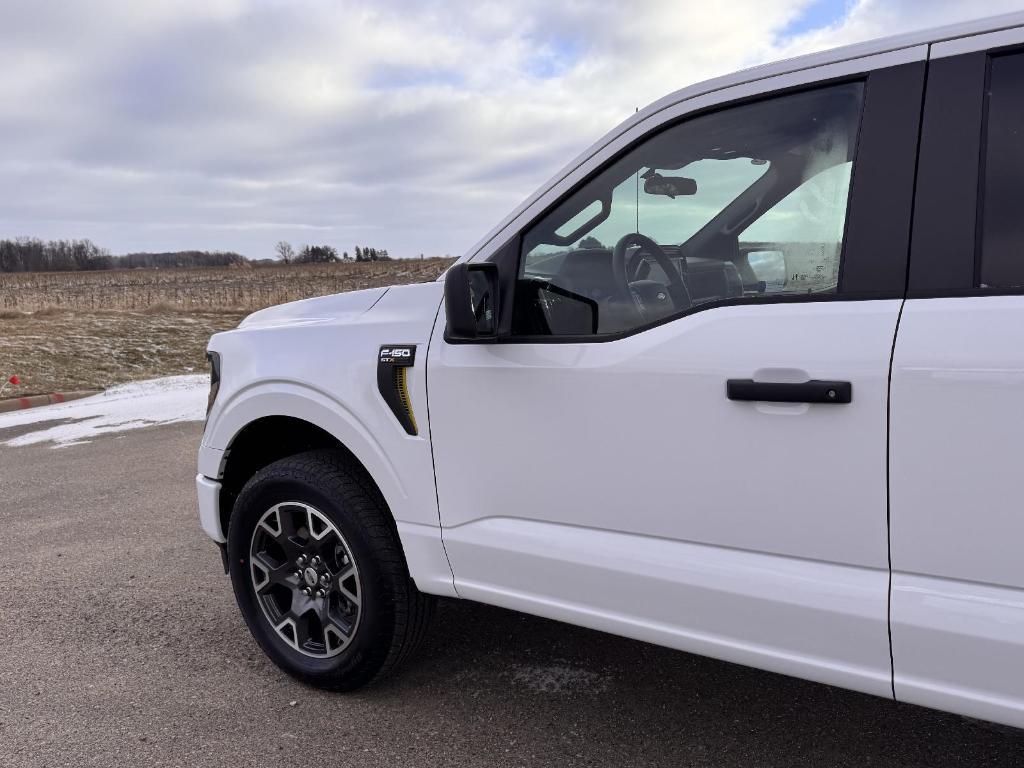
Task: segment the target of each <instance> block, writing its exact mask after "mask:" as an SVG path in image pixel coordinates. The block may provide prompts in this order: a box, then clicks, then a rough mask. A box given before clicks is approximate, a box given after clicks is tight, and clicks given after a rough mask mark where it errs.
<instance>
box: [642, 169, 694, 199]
mask: <svg viewBox="0 0 1024 768" xmlns="http://www.w3.org/2000/svg"><path fill="white" fill-rule="evenodd" d="M644 192H646V193H647V194H648V195H667V196H668V197H671V198H675V197H678V196H680V195H696V194H697V181H696V179H690V178H687V177H686V176H662V175H661V174H660V173H651V174H649V175H647V176H645V177H644Z"/></svg>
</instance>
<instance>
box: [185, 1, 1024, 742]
mask: <svg viewBox="0 0 1024 768" xmlns="http://www.w3.org/2000/svg"><path fill="white" fill-rule="evenodd" d="M1022 206H1024V15H1015V16H1011V17H999V18H995V19H989V20H985V21H979V22H974V23H968V24H962V25H959V26H956V27H953V28H944V29H939V30H933V31H930V32H925V33H916V34H911V35H905V36H902V37H894V38H890V39H886V40H881V41H874V42H869V43H865V44H860V45H856V46H853V47H849V48H844V49H841V50H837V51H832V52H828V53H822V54H814V55H811V56H806V57H803V58H798V59H793V60H790V61H784V62H781V63H777V64H771V65H768V66H763V67H759V68H757V69H752V70H748V71H744V72H740V73H738V74H734V75H731V76H728V77H722V78H719V79H716V80H712V81H709V82H705V83H701V84H699V85H694V86H691V87H688V88H685V89H683V90H681V91H678V92H676V93H673V94H672V95H670V96H667V97H665V98H664V99H662V100H660V101H658V102H656V103H654V104H653V105H651V106H650V107H648V108H646V109H644V110H642V111H640V112H639V113H637V114H636V115H633V116H631V117H630V118H629V119H628V120H626V121H625V122H624V123H623V124H622V125H620V126H619V127H617V128H615V129H614V130H613V131H611V132H610V133H609V134H607V135H606V136H605V137H603V138H602V139H601V140H600V141H598V142H597V143H596V144H595V145H594V146H593V147H591V148H590V149H589V150H587V151H586V152H585V153H584V154H582V155H580V156H579V157H577V158H576V159H575V160H573V161H572V162H571V163H569V164H568V165H567V166H566V167H565V168H564V169H563V170H562V171H561V172H559V173H558V174H557V175H556V176H555V177H554V178H553V179H552V180H551V181H550V182H549V183H548V184H546V185H544V186H543V187H542V188H541V189H540V190H539V191H538V192H537V193H535V194H534V195H533V196H532V197H530V198H529V199H528V200H527V201H526V202H525V203H523V204H522V205H521V206H520V207H519V208H518V209H517V210H515V211H514V212H513V213H512V214H511V215H510V216H509V217H508V218H506V219H505V220H504V221H503V222H502V223H501V224H499V225H498V226H497V227H496V228H495V229H494V230H492V231H491V232H490V233H489V234H488V235H487V236H486V237H484V238H483V239H482V240H481V241H480V242H479V243H478V244H477V245H476V246H475V247H474V248H472V249H471V250H470V251H469V252H468V253H467V254H466V255H465V256H464V257H463V258H462V259H461V260H460V261H459V262H458V263H456V264H455V265H454V266H452V267H451V268H450V269H449V270H448V271H447V272H446V274H445V275H443V276H442V278H441V279H440V280H439V281H437V282H435V283H427V284H421V285H406V286H401V287H393V288H379V289H370V290H363V291H357V292H354V293H347V294H342V295H335V296H325V297H322V298H316V299H310V300H306V301H299V302H296V303H292V304H286V305H283V306H278V307H272V308H269V309H265V310H262V311H260V312H256V313H255V314H253V315H251V316H250V317H248V318H247V319H245V320H244V321H243V322H242V323H241V325H240V326H239V327H238V329H237V330H233V331H229V332H227V333H221V334H218V335H216V336H214V337H213V339H212V340H211V342H210V345H209V357H210V360H211V365H212V388H211V392H210V408H209V416H208V421H207V424H206V430H205V434H204V436H203V441H202V447H201V449H200V453H199V474H198V477H197V478H196V484H197V488H198V496H199V510H200V518H201V523H202V527H203V529H204V530H205V531H206V533H207V534H209V536H210V537H211V538H212V539H213V540H214V541H216V542H218V543H220V544H221V546H222V549H223V553H224V563H225V567H226V569H227V571H228V572H229V573H230V577H231V582H232V584H233V588H234V593H235V596H236V598H237V601H238V604H239V606H240V608H241V611H242V614H243V616H244V618H245V620H246V622H247V624H248V627H249V629H250V630H251V632H252V634H253V636H254V637H255V639H256V641H257V642H258V643H259V645H260V646H261V647H262V648H263V650H264V651H265V652H266V653H267V654H268V655H269V656H270V657H271V658H272V659H273V660H274V661H275V662H276V663H277V664H278V665H279V666H280V667H282V668H283V669H284V670H286V671H287V672H288V673H290V674H292V675H294V676H296V677H298V678H299V679H301V680H304V681H307V682H309V683H311V684H313V685H317V686H321V687H324V688H329V689H334V690H349V689H354V688H357V687H359V686H362V685H364V684H366V683H369V682H371V681H373V680H375V679H378V678H380V677H381V676H382V675H384V674H387V673H388V672H390V671H391V670H393V669H394V668H395V667H396V666H398V665H399V664H400V663H401V662H402V661H403V659H405V658H406V657H407V656H408V655H409V654H410V653H411V652H412V651H413V649H414V648H415V646H416V644H417V642H418V641H419V640H420V639H421V638H422V636H423V633H424V631H425V627H426V626H427V622H428V619H429V616H430V614H431V606H432V602H433V600H434V596H437V595H442V596H447V597H453V598H455V597H457V598H463V599H467V600H476V601H480V602H483V603H489V604H492V605H497V606H504V607H506V608H511V609H515V610H518V611H524V612H528V613H531V614H536V615H539V616H545V617H549V618H552V619H558V620H561V621H566V622H571V623H573V624H579V625H582V626H586V627H592V628H595V629H599V630H604V631H607V632H612V633H616V634H620V635H624V636H628V637H632V638H638V639H640V640H645V641H649V642H652V643H659V644H662V645H665V646H670V647H672V648H677V649H680V650H683V651H689V652H693V653H699V654H706V655H708V656H713V657H717V658H720V659H725V660H728V661H732V662H737V663H741V664H747V665H751V666H754V667H759V668H762V669H766V670H772V671H775V672H781V673H784V674H788V675H795V676H798V677H802V678H806V679H809V680H815V681H820V682H823V683H828V684H831V685H838V686H844V687H847V688H851V689H855V690H858V691H865V692H868V693H872V694H876V695H879V696H884V697H889V698H891V699H895V700H897V701H902V702H913V703H917V704H922V705H926V706H930V707H935V708H939V709H944V710H949V711H953V712H958V713H962V714H965V715H969V716H974V717H978V718H984V719H988V720H992V721H998V722H1002V723H1007V724H1012V725H1016V726H1024V675H1022V674H1021V670H1022V669H1024V554H1022V553H1024V492H1022V490H1021V488H1019V487H1018V486H1017V479H1018V477H1019V476H1020V473H1021V470H1022V467H1024V213H1022Z"/></svg>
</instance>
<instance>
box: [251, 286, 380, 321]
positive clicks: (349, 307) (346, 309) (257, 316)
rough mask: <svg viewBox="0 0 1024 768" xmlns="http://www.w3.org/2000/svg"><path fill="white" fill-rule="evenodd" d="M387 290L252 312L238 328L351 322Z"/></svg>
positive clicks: (314, 300) (304, 301)
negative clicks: (338, 321) (340, 321)
mask: <svg viewBox="0 0 1024 768" xmlns="http://www.w3.org/2000/svg"><path fill="white" fill-rule="evenodd" d="M389 290H390V288H366V289H364V290H361V291H349V292H348V293H335V294H332V295H331V296H319V297H317V298H315V299H303V300H302V301H292V302H289V303H288V304H278V305H277V306H276V307H267V308H266V309H261V310H260V311H259V312H253V313H252V314H251V315H249V316H248V317H246V318H245V319H244V320H242V322H241V323H239V325H238V327H239V328H269V327H275V326H281V325H303V324H307V323H322V322H327V321H337V320H354V319H356V318H357V317H359V316H360V315H361V314H363V313H364V312H366V310H368V309H369V308H370V307H372V306H373V305H374V304H376V303H377V302H378V301H380V298H381V297H382V296H383V295H384V294H385V293H387V291H389Z"/></svg>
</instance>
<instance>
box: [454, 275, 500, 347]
mask: <svg viewBox="0 0 1024 768" xmlns="http://www.w3.org/2000/svg"><path fill="white" fill-rule="evenodd" d="M500 297H501V285H500V283H499V280H498V265H497V264H491V263H490V262H482V263H479V264H469V263H462V264H456V265H455V266H453V267H451V269H449V270H448V273H447V274H446V275H445V278H444V307H445V316H446V318H447V325H446V326H445V334H444V336H445V340H446V341H456V342H458V341H493V340H494V339H497V338H498V318H499V316H500V315H499V308H500V307H499V300H500Z"/></svg>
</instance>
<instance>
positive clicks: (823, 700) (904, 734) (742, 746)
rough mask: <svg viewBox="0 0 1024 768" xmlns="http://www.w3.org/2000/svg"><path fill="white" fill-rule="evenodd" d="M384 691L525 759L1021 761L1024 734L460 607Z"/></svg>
mask: <svg viewBox="0 0 1024 768" xmlns="http://www.w3.org/2000/svg"><path fill="white" fill-rule="evenodd" d="M383 688H385V689H387V691H388V696H389V697H390V696H391V695H402V696H407V695H413V694H412V691H413V690H417V693H416V694H415V695H424V694H425V695H428V696H430V697H431V699H432V700H433V701H434V702H435V704H436V705H437V706H438V708H439V710H441V711H443V710H444V709H445V708H447V709H448V712H447V714H448V715H449V717H450V718H451V719H452V720H453V721H456V722H461V723H466V724H470V723H480V724H481V725H482V726H483V725H484V724H486V725H485V727H486V728H487V729H488V730H490V731H492V732H493V730H494V729H497V730H499V731H500V732H502V733H503V734H504V735H505V737H506V738H507V739H508V740H509V742H508V743H509V744H510V745H512V746H513V748H514V751H515V752H518V753H520V756H521V757H520V759H521V760H524V762H525V763H526V764H530V763H531V762H533V761H537V760H540V761H541V762H543V763H546V762H547V761H549V760H550V761H552V762H553V763H556V762H558V760H555V759H554V758H555V757H556V755H557V756H559V757H560V758H561V760H564V761H568V762H570V763H577V762H578V763H580V764H599V765H604V764H608V765H662V764H664V765H691V764H692V765H722V766H727V765H744V766H746V765H786V766H794V765H816V766H826V765H827V766H838V765H865V764H883V765H927V766H947V765H1008V766H1009V765H1016V766H1019V765H1022V764H1024V731H1017V730H1016V729H1012V728H1007V727H1003V726H996V725H990V724H986V723H980V722H975V721H970V720H966V719H964V718H960V717H956V716H953V715H948V714H944V713H940V712H935V711H932V710H928V709H924V708H921V707H915V706H910V705H902V704H895V703H893V702H891V701H886V700H884V699H880V698H876V697H873V696H868V695H865V694H859V693H854V692H851V691H846V690H842V689H839V688H833V687H830V686H825V685H819V684H816V683H810V682H805V681H802V680H797V679H794V678H789V677H785V676H783V675H777V674H772V673H768V672H762V671H759V670H755V669H751V668H748V667H743V666H739V665H735V664H729V663H725V662H720V661H716V660H713V659H708V658H704V657H700V656H695V655H692V654H686V653H681V652H678V651H673V650H669V649H665V648H660V647H657V646H653V645H648V644H646V643H641V642H637V641H632V640H627V639H623V638H619V637H615V636H612V635H607V634H603V633H600V632H595V631H591V630H587V629H582V628H578V627H574V626H570V625H566V624H561V623H559V622H554V621H548V620H545V619H540V618H535V617H531V616H525V615H522V614H518V613H514V612H512V611H505V610H501V609H497V608H491V607H488V606H481V605H476V604H472V603H463V602H459V601H453V600H446V601H442V603H441V605H440V606H439V611H438V616H437V617H436V618H435V622H434V626H433V629H432V633H431V636H430V638H429V639H428V641H427V645H426V648H425V649H424V650H423V652H421V654H420V656H419V658H418V660H417V661H416V662H414V664H413V665H412V666H411V668H408V669H406V670H405V672H404V674H403V675H401V676H399V677H398V678H396V679H395V680H394V681H393V682H392V683H389V684H385V686H383ZM421 688H425V689H427V690H426V691H423V692H422V693H420V692H418V689H421ZM527 755H529V758H528V759H527Z"/></svg>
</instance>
